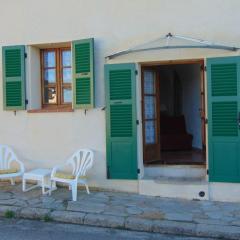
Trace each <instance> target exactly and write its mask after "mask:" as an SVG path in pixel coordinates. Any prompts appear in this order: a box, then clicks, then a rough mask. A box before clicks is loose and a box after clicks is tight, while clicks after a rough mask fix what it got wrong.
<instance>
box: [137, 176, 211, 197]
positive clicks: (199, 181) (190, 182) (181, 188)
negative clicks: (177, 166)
mask: <svg viewBox="0 0 240 240" xmlns="http://www.w3.org/2000/svg"><path fill="white" fill-rule="evenodd" d="M139 193H140V194H143V195H148V196H159V197H167V198H182V199H188V200H193V199H194V200H208V199H209V184H208V182H207V181H206V180H205V179H204V178H176V177H175V178H171V177H158V178H143V179H141V180H139Z"/></svg>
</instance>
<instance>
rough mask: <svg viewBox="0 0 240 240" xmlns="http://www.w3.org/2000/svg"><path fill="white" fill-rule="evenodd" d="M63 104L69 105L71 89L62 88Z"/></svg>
mask: <svg viewBox="0 0 240 240" xmlns="http://www.w3.org/2000/svg"><path fill="white" fill-rule="evenodd" d="M63 102H64V103H71V102H72V89H71V88H64V89H63Z"/></svg>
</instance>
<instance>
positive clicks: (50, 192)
mask: <svg viewBox="0 0 240 240" xmlns="http://www.w3.org/2000/svg"><path fill="white" fill-rule="evenodd" d="M54 185H55V182H54V181H52V180H51V181H50V189H49V196H51V195H52V189H53V186H54Z"/></svg>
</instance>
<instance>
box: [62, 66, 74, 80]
mask: <svg viewBox="0 0 240 240" xmlns="http://www.w3.org/2000/svg"><path fill="white" fill-rule="evenodd" d="M63 82H64V83H71V82H72V69H71V68H63Z"/></svg>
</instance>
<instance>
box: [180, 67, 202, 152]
mask: <svg viewBox="0 0 240 240" xmlns="http://www.w3.org/2000/svg"><path fill="white" fill-rule="evenodd" d="M176 71H177V72H178V74H179V76H180V79H181V81H182V101H183V102H182V113H183V115H184V116H185V121H186V128H187V131H188V133H190V134H192V135H193V143H192V146H193V147H195V148H199V149H202V133H201V116H200V112H199V109H200V108H201V93H200V89H201V88H200V86H201V85H200V84H201V75H200V64H191V65H190V64H188V65H177V66H176Z"/></svg>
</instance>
